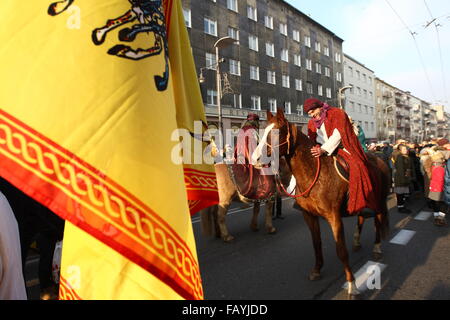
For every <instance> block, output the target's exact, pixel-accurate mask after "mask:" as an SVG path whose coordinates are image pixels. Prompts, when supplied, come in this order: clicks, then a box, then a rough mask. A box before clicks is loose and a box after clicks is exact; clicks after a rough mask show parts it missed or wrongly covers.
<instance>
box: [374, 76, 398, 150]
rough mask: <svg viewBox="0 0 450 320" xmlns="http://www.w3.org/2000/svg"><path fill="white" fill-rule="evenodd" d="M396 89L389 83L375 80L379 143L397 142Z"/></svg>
mask: <svg viewBox="0 0 450 320" xmlns="http://www.w3.org/2000/svg"><path fill="white" fill-rule="evenodd" d="M395 91H396V88H395V87H394V86H392V85H390V84H389V83H387V82H385V81H383V80H381V79H379V78H375V96H376V97H375V109H376V119H377V138H378V140H379V141H389V142H391V143H392V142H394V141H395V140H396V129H397V128H396V125H397V123H396V120H397V119H396V116H395V114H396V104H395Z"/></svg>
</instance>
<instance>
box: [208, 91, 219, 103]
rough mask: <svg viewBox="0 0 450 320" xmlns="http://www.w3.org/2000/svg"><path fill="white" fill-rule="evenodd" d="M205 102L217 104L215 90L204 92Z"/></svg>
mask: <svg viewBox="0 0 450 320" xmlns="http://www.w3.org/2000/svg"><path fill="white" fill-rule="evenodd" d="M206 104H209V105H213V106H216V105H217V91H216V90H208V91H207V94H206Z"/></svg>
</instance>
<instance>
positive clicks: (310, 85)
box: [306, 82, 313, 94]
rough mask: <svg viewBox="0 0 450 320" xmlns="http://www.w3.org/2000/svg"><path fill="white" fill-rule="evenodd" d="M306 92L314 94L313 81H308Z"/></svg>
mask: <svg viewBox="0 0 450 320" xmlns="http://www.w3.org/2000/svg"><path fill="white" fill-rule="evenodd" d="M306 93H307V94H313V85H312V82H306Z"/></svg>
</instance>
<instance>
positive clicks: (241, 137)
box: [236, 113, 259, 165]
mask: <svg viewBox="0 0 450 320" xmlns="http://www.w3.org/2000/svg"><path fill="white" fill-rule="evenodd" d="M257 130H259V116H258V115H257V114H255V113H249V114H248V116H247V120H246V121H245V123H244V124H243V125H242V128H241V130H239V134H238V137H237V145H236V160H237V163H238V164H247V165H248V164H253V163H252V160H251V157H252V154H253V151H255V149H256V147H257V146H258V132H257Z"/></svg>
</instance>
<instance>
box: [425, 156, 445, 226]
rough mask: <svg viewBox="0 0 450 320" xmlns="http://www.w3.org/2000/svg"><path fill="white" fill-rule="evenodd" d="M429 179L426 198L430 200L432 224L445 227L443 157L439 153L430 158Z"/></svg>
mask: <svg viewBox="0 0 450 320" xmlns="http://www.w3.org/2000/svg"><path fill="white" fill-rule="evenodd" d="M431 161H432V164H431V179H430V192H429V194H428V198H429V199H430V200H431V208H432V209H433V211H434V224H435V225H437V226H446V225H447V221H446V219H445V216H446V213H447V211H448V208H447V205H446V204H445V202H444V201H443V200H444V179H445V156H444V154H443V153H442V152H441V151H435V153H434V154H433V155H432V156H431Z"/></svg>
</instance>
